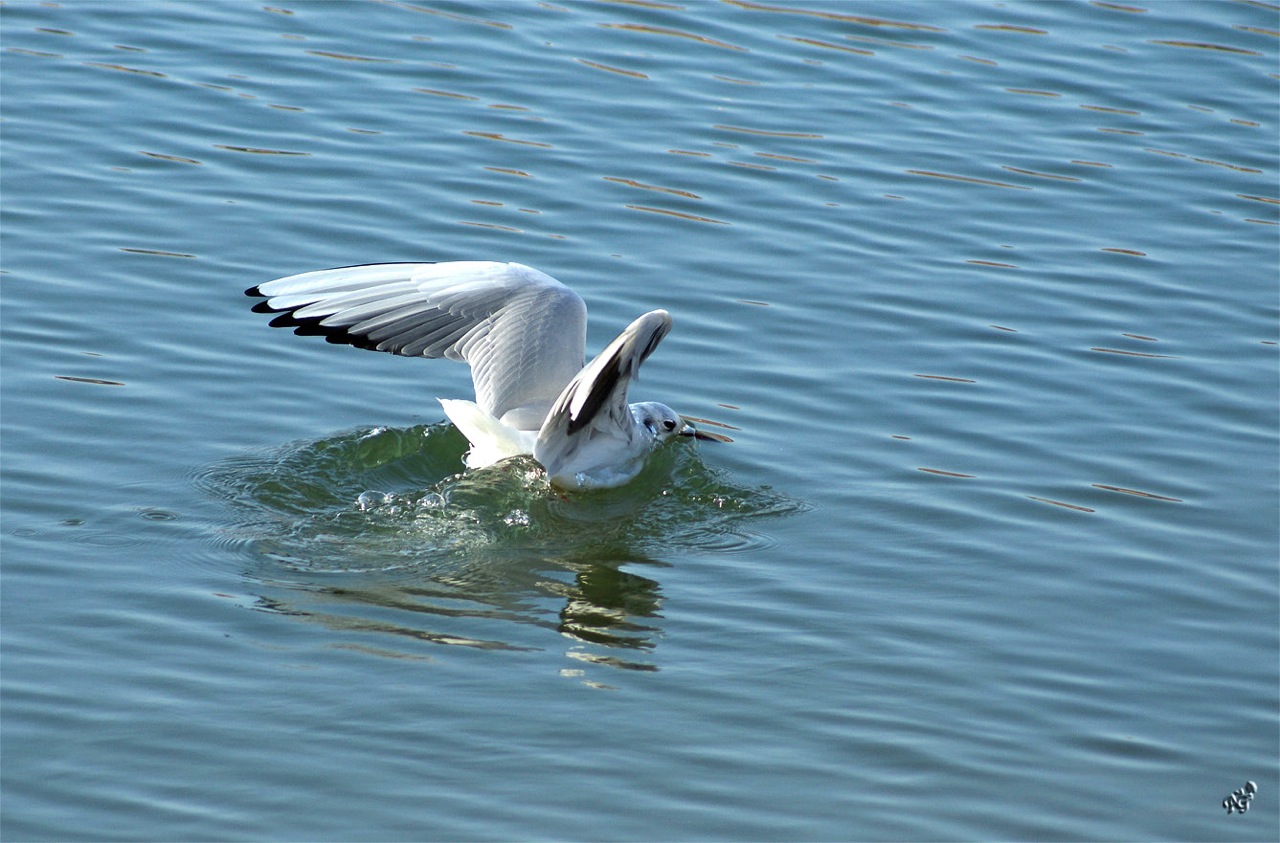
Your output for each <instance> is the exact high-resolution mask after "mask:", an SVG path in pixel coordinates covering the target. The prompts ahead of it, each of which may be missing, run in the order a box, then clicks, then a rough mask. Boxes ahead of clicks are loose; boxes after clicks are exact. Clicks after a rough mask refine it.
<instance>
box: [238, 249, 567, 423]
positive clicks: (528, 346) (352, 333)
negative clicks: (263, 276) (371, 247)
mask: <svg viewBox="0 0 1280 843" xmlns="http://www.w3.org/2000/svg"><path fill="white" fill-rule="evenodd" d="M246 293H247V294H248V295H251V296H259V297H262V298H264V299H266V300H265V301H263V302H259V303H258V305H257V306H256V307H255V308H254V310H256V311H259V312H264V313H275V314H277V316H276V318H275V319H274V320H273V321H272V323H271V324H272V325H273V326H276V327H287V328H293V329H294V331H295V333H298V334H305V335H320V336H323V337H325V338H326V339H328V340H329V341H330V342H336V343H347V344H349V345H354V346H357V347H360V348H368V349H373V350H375V351H386V352H390V353H392V354H399V355H403V356H407V357H430V358H439V357H444V358H449V359H452V360H463V361H466V362H467V363H469V364H470V365H471V376H472V381H473V383H474V384H475V390H476V403H477V404H479V405H480V407H481V408H483V409H484V410H485V411H486V412H488V413H490V414H491V415H493V416H494V417H495V418H502V417H503V416H504V415H506V414H508V413H512V414H513V415H512V418H510V419H508V420H507V422H508V423H509V424H513V426H515V427H518V428H520V429H537V428H538V426H539V425H540V424H541V422H542V419H543V418H544V417H545V415H546V412H547V409H548V408H549V407H550V406H551V405H552V403H553V402H554V401H555V400H556V398H557V396H559V394H560V393H561V391H562V390H563V389H564V387H565V385H566V384H567V383H569V381H570V380H571V379H572V378H573V377H574V375H576V374H577V373H578V371H579V370H580V369H581V368H582V365H583V362H584V356H585V351H586V329H587V309H586V305H585V304H584V303H583V301H582V299H581V297H579V296H578V294H577V293H575V292H573V291H572V290H570V289H569V288H568V287H566V286H564V285H563V284H561V283H560V282H559V281H557V280H555V279H554V278H552V277H551V276H549V275H547V274H545V273H542V272H539V271H538V270H536V269H533V268H531V267H527V266H523V265H521V264H515V263H497V262H492V261H456V262H449V263H436V264H425V263H400V264H371V265H368V266H351V267H343V268H340V269H327V270H321V271H319V272H306V273H303V274H301V275H291V276H289V277H287V278H279V279H276V280H275V281H268V282H267V283H265V284H261V285H259V286H257V287H254V288H252V289H250V290H247V291H246Z"/></svg>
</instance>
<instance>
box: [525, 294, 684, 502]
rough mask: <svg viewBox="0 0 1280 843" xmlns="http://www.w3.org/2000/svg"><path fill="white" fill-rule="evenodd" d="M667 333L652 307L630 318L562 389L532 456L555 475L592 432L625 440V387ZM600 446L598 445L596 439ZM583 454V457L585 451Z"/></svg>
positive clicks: (667, 319)
mask: <svg viewBox="0 0 1280 843" xmlns="http://www.w3.org/2000/svg"><path fill="white" fill-rule="evenodd" d="M670 332H671V315H670V314H669V313H667V312H666V311H665V310H653V311H650V312H649V313H646V314H645V315H644V316H641V317H640V318H639V319H637V320H635V321H634V322H632V323H631V324H630V325H628V326H627V327H626V329H624V330H623V332H622V333H621V334H618V336H617V337H615V338H614V340H613V342H611V343H609V345H607V346H606V347H605V349H604V351H602V352H600V354H599V355H598V356H597V357H596V358H595V359H594V360H592V361H591V363H590V364H589V365H587V366H586V367H585V368H584V369H582V371H580V372H578V374H577V375H575V376H574V378H573V380H571V381H570V382H569V385H568V386H566V387H565V388H564V391H563V392H561V393H560V396H559V397H558V398H557V399H556V402H555V404H554V405H553V406H552V407H551V412H549V413H548V414H547V419H546V421H545V422H543V424H542V429H541V430H539V431H538V441H537V444H536V445H535V447H534V451H533V453H534V456H535V457H537V459H538V461H539V462H541V463H542V464H543V465H544V466H545V467H546V468H547V472H548V474H550V475H552V476H553V477H554V476H556V474H557V471H556V467H557V466H560V465H564V464H566V463H571V462H576V461H578V460H575V458H574V457H575V454H579V453H581V452H582V451H583V449H587V448H590V445H591V442H592V440H593V439H595V438H596V437H597V436H604V437H606V438H611V439H615V440H617V439H622V440H623V441H625V442H628V443H629V442H630V441H631V438H632V436H633V427H634V425H633V423H632V419H631V410H630V408H629V407H628V406H627V388H628V387H629V386H630V385H631V379H632V378H634V377H636V376H637V374H638V373H639V371H640V364H641V363H643V362H644V361H645V359H646V358H647V357H648V356H649V355H650V354H652V353H653V350H654V349H655V348H657V347H658V343H660V342H662V338H663V337H665V336H666V335H667V334H668V333H670ZM596 446H597V447H598V448H602V449H603V448H604V447H605V446H604V445H603V443H596ZM584 456H585V455H584Z"/></svg>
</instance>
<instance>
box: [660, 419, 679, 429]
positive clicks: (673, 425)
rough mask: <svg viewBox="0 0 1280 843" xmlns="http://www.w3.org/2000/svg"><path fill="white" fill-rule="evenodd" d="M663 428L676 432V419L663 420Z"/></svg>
mask: <svg viewBox="0 0 1280 843" xmlns="http://www.w3.org/2000/svg"><path fill="white" fill-rule="evenodd" d="M662 426H663V427H665V428H666V429H667V430H675V429H676V423H675V420H674V419H663V420H662Z"/></svg>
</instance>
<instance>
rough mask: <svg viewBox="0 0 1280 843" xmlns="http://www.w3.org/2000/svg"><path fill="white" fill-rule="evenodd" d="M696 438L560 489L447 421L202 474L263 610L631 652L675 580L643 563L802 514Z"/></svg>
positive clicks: (719, 544) (757, 542)
mask: <svg viewBox="0 0 1280 843" xmlns="http://www.w3.org/2000/svg"><path fill="white" fill-rule="evenodd" d="M692 445H693V443H686V442H679V443H673V444H672V445H671V446H668V447H666V448H663V449H661V450H660V451H659V452H658V453H656V454H655V455H654V457H653V458H652V459H651V460H650V462H649V464H648V465H647V466H646V467H645V469H644V470H643V471H642V472H641V473H640V475H639V476H638V477H637V478H636V479H635V480H634V481H632V482H631V483H628V484H627V485H625V486H623V487H621V488H618V489H608V490H599V491H591V492H577V493H564V492H561V491H558V490H555V489H553V488H552V487H551V486H550V484H548V482H547V480H546V475H545V473H544V472H543V471H542V469H541V468H540V467H539V466H538V464H537V463H536V462H534V461H533V460H532V459H530V458H516V459H513V460H508V461H505V462H503V463H500V464H498V465H496V466H492V467H491V468H488V469H484V470H481V471H474V472H466V471H463V464H462V455H463V452H464V450H465V448H466V443H465V441H464V440H463V439H462V437H461V436H460V435H459V434H458V433H457V431H456V430H454V429H453V428H452V427H451V426H449V425H433V426H418V427H413V428H407V429H389V428H374V429H370V430H357V431H352V432H347V433H343V434H340V435H337V436H334V437H330V438H326V439H321V440H317V441H304V442H295V443H291V444H288V445H285V446H282V447H278V448H272V449H265V450H261V451H256V452H253V453H249V454H244V455H241V456H238V457H234V458H231V459H228V460H224V461H222V462H220V463H217V464H215V465H213V466H210V467H208V468H206V469H205V470H204V471H202V472H201V473H200V475H199V476H198V477H197V483H198V485H200V486H201V487H202V488H203V489H204V490H205V492H206V493H207V494H208V495H210V496H211V497H213V498H216V499H218V500H221V501H223V502H224V503H225V504H226V505H227V507H228V508H229V510H230V512H231V518H230V519H229V523H227V524H225V525H224V526H223V528H222V531H221V535H220V541H223V542H225V543H230V544H234V545H237V546H238V547H239V549H240V550H241V551H242V552H243V554H244V556H245V557H246V560H247V561H246V567H245V574H246V576H247V577H248V578H249V579H250V580H252V581H255V582H256V583H257V584H258V585H259V586H261V587H264V588H267V589H269V590H270V592H271V593H269V594H264V595H263V596H262V598H261V599H260V601H259V606H258V607H259V608H261V609H264V610H268V611H272V612H278V613H281V614H287V615H290V616H294V617H306V618H309V619H312V620H315V621H317V622H319V623H322V624H323V625H325V626H328V627H330V628H337V629H343V630H348V631H351V632H353V633H377V634H379V635H383V636H385V635H388V634H390V635H394V636H398V637H400V638H401V639H411V640H413V641H427V642H431V643H434V644H440V643H447V644H456V645H465V646H472V647H482V648H501V649H523V648H538V647H540V646H543V645H545V639H544V638H543V637H542V636H541V634H540V633H537V632H536V630H539V629H543V630H545V629H552V630H555V631H556V632H558V633H559V634H560V635H563V636H567V637H569V638H571V639H575V640H576V641H578V642H585V643H587V644H591V645H598V646H604V647H609V648H615V649H616V648H620V649H623V650H627V651H631V652H632V653H635V652H643V651H648V650H652V648H653V647H654V646H655V643H656V639H657V637H658V636H659V634H660V629H659V627H658V626H657V625H656V618H658V612H659V609H660V607H661V604H662V593H661V588H660V586H659V584H658V582H657V581H656V580H655V579H653V578H651V577H649V576H644V575H643V574H640V573H636V572H635V571H634V570H630V569H633V568H636V567H641V568H643V569H644V570H645V573H648V572H649V571H651V570H653V569H656V568H660V567H662V566H665V565H669V564H672V563H673V562H674V560H676V559H678V558H679V557H680V556H681V555H683V554H687V553H693V552H746V551H751V550H753V549H758V548H760V547H761V546H764V545H765V544H767V542H768V538H767V537H766V536H765V535H764V534H763V533H760V532H758V531H757V530H755V529H753V527H754V526H755V525H757V524H758V523H759V522H761V521H764V520H768V519H770V518H775V517H779V516H784V515H789V514H793V513H796V512H800V511H803V510H804V509H806V506H805V505H804V504H803V503H801V502H798V501H795V500H792V499H789V498H786V497H784V496H782V495H778V494H777V493H775V492H773V491H771V490H769V489H765V488H756V489H751V488H744V487H739V486H735V485H733V484H731V483H729V482H727V480H726V479H725V476H724V474H723V472H720V471H717V470H715V469H712V468H710V467H708V466H707V465H706V464H705V463H704V462H703V461H702V460H701V458H700V455H699V452H698V451H697V450H696V449H695V448H694V447H693V446H692ZM624 569H626V570H624ZM513 622H515V624H518V626H513V625H512V624H513ZM531 629H532V630H535V632H533V633H532V634H531V632H530V630H531ZM539 640H542V641H543V642H544V643H543V644H539V643H537V642H538V641H539ZM378 646H384V645H378ZM598 661H600V663H607V664H612V665H613V666H617V667H626V668H632V669H640V670H652V669H655V668H654V666H653V665H652V664H649V663H646V662H642V661H637V660H636V659H634V658H619V657H617V656H616V655H611V656H608V657H605V656H601V657H600V659H599V660H598Z"/></svg>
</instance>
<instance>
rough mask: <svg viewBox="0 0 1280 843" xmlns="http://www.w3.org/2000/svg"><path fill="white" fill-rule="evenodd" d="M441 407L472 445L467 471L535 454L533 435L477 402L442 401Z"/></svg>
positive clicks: (468, 455) (443, 399) (445, 399)
mask: <svg viewBox="0 0 1280 843" xmlns="http://www.w3.org/2000/svg"><path fill="white" fill-rule="evenodd" d="M438 400H439V401H440V406H441V407H443V408H444V414H445V415H446V416H448V417H449V421H451V422H453V423H454V425H455V426H456V427H457V428H458V430H460V431H462V435H463V436H465V437H467V441H468V442H470V443H471V450H470V451H469V452H468V453H467V468H484V467H485V466H487V465H493V464H494V463H496V462H498V461H499V460H504V459H506V458H507V457H515V456H519V455H521V454H532V453H533V437H534V436H535V435H536V434H535V433H534V432H533V431H520V430H516V429H515V428H513V427H508V426H507V425H505V424H503V423H502V422H500V421H498V420H497V419H495V418H494V417H493V416H491V415H489V414H488V413H486V412H485V411H484V410H482V409H480V408H479V407H478V406H476V403H475V402H474V401H461V400H457V399H451V398H440V399H438Z"/></svg>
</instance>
